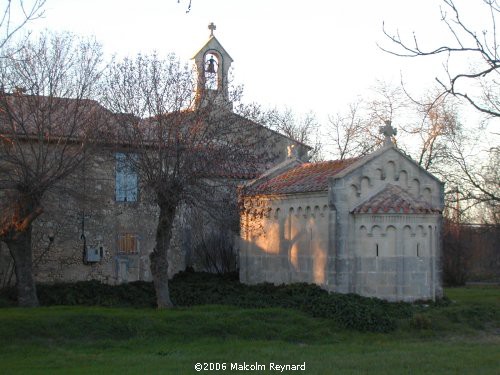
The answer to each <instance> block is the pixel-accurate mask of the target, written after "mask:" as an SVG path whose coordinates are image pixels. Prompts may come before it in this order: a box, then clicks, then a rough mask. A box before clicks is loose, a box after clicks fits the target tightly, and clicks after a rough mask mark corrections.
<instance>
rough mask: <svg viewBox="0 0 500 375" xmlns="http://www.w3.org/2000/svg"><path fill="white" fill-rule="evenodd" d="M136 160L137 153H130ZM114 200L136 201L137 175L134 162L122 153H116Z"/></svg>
mask: <svg viewBox="0 0 500 375" xmlns="http://www.w3.org/2000/svg"><path fill="white" fill-rule="evenodd" d="M130 157H131V158H133V159H134V160H137V155H131V156H130ZM115 187H116V201H117V202H136V201H137V195H138V177H137V172H136V170H135V168H134V163H132V162H131V160H130V159H129V157H127V155H125V154H123V153H116V185H115Z"/></svg>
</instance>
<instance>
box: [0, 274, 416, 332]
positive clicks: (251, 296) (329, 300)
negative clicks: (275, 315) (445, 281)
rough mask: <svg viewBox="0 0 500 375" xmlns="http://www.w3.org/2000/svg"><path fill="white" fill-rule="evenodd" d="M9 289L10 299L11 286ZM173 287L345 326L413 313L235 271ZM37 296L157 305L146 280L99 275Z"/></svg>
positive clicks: (175, 297) (177, 296) (382, 328)
mask: <svg viewBox="0 0 500 375" xmlns="http://www.w3.org/2000/svg"><path fill="white" fill-rule="evenodd" d="M10 293H11V294H10V297H9V298H10V301H12V297H13V291H11V292H10ZM170 293H171V298H172V301H173V302H174V304H175V305H177V306H193V305H206V304H218V305H233V306H238V307H242V308H265V307H282V308H293V309H296V310H300V311H303V312H305V313H307V314H309V315H312V316H314V317H320V318H326V319H333V320H335V321H336V322H338V323H339V324H340V325H342V326H343V327H346V328H349V329H355V330H358V331H372V332H389V331H392V330H394V329H395V328H396V325H397V320H398V319H402V318H409V317H411V316H412V313H413V309H412V306H411V305H410V304H408V303H389V302H386V301H383V300H380V299H377V298H367V297H361V296H359V295H356V294H337V293H328V292H327V291H325V290H323V289H321V288H320V287H319V286H317V285H313V284H305V283H297V284H290V285H278V286H275V285H273V284H269V283H263V284H258V285H244V284H241V283H240V282H239V281H238V275H237V274H236V273H231V274H223V275H215V274H210V273H202V272H200V273H195V272H182V273H179V274H177V275H176V276H175V277H174V278H173V279H172V280H171V282H170ZM14 295H15V294H14ZM38 297H39V300H40V303H41V304H42V305H99V306H115V307H141V308H143V307H153V306H155V292H154V288H153V285H152V283H148V282H144V281H136V282H131V283H128V284H121V285H115V286H113V285H107V284H102V283H100V282H99V281H80V282H76V283H61V284H50V285H49V284H41V285H39V286H38ZM9 298H7V299H9Z"/></svg>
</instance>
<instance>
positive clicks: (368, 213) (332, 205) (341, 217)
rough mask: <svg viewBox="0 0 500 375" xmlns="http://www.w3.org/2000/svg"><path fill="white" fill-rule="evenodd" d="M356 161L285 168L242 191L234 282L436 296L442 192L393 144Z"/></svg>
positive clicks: (290, 163) (408, 297)
mask: <svg viewBox="0 0 500 375" xmlns="http://www.w3.org/2000/svg"><path fill="white" fill-rule="evenodd" d="M381 131H383V132H384V134H385V135H386V140H385V144H384V145H383V146H382V147H381V148H380V149H378V150H376V151H375V152H373V153H371V154H369V155H366V156H364V157H360V158H354V159H346V160H336V161H325V162H318V163H307V162H302V161H301V160H300V159H299V158H296V157H293V155H291V156H290V157H289V158H288V159H287V160H286V161H284V162H282V163H281V164H279V165H277V166H276V167H274V168H272V169H270V170H269V171H267V172H266V173H264V174H263V175H262V176H260V177H259V178H257V179H255V180H253V181H250V182H248V183H246V185H244V186H243V187H242V190H241V202H242V206H243V211H242V214H241V233H240V234H241V241H240V242H241V245H240V259H239V261H240V280H241V281H242V282H244V283H248V284H255V283H262V282H270V283H274V284H282V283H293V282H306V283H315V284H317V285H319V286H321V287H322V288H324V289H326V290H329V291H333V292H340V293H357V294H360V295H363V296H368V297H378V298H383V299H386V300H389V301H415V300H428V299H432V300H434V299H435V298H437V297H440V296H442V287H441V269H440V263H439V259H440V254H441V227H442V216H441V212H442V209H443V205H444V198H443V194H444V192H443V187H444V186H443V183H442V182H440V181H439V180H438V179H437V178H436V177H434V176H433V175H432V174H430V173H429V172H427V171H425V170H424V169H423V168H421V167H420V166H419V165H418V164H417V163H416V162H415V161H413V160H412V159H411V158H409V157H408V156H407V155H405V154H404V153H403V152H402V151H400V150H399V149H398V148H397V147H396V146H395V145H394V144H393V143H392V141H391V135H394V134H395V131H394V129H393V128H392V126H391V125H390V123H387V124H386V126H385V127H384V128H381Z"/></svg>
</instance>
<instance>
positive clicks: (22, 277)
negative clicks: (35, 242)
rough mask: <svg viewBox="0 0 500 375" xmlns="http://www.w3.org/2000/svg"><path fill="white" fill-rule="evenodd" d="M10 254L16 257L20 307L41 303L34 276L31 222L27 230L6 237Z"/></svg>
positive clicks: (5, 240)
mask: <svg viewBox="0 0 500 375" xmlns="http://www.w3.org/2000/svg"><path fill="white" fill-rule="evenodd" d="M4 242H5V243H6V244H7V246H8V248H9V251H10V255H11V256H12V259H14V265H15V272H16V288H17V300H18V304H19V306H20V307H36V306H38V305H39V303H38V297H37V295H36V285H35V279H34V277H33V266H32V265H33V257H32V250H31V224H30V225H28V227H27V228H26V230H24V231H22V232H18V233H16V235H15V236H14V237H13V238H9V239H4Z"/></svg>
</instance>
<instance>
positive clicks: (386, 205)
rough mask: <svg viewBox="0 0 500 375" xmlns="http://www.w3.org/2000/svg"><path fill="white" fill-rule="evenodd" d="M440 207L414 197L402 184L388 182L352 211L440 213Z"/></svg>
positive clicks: (372, 212) (356, 212) (371, 212)
mask: <svg viewBox="0 0 500 375" xmlns="http://www.w3.org/2000/svg"><path fill="white" fill-rule="evenodd" d="M439 212H441V211H440V210H439V209H437V208H435V207H432V206H431V205H430V204H429V203H427V202H424V201H422V200H418V199H416V198H414V197H413V196H412V195H411V194H410V193H408V192H407V191H405V190H403V189H402V188H401V187H400V186H397V185H391V184H388V185H387V186H386V187H385V188H384V189H383V190H382V191H380V192H378V193H377V194H375V195H374V196H373V197H371V198H370V199H368V200H367V201H365V202H363V203H361V204H360V205H359V206H357V207H356V208H355V209H354V210H352V213H355V214H358V213H370V214H376V213H397V214H399V213H401V214H402V213H405V214H408V213H413V214H430V213H439Z"/></svg>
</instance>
